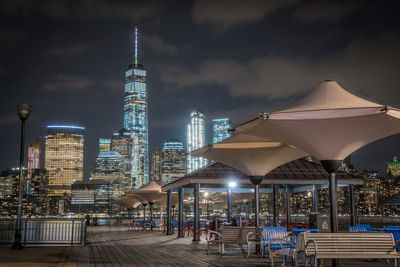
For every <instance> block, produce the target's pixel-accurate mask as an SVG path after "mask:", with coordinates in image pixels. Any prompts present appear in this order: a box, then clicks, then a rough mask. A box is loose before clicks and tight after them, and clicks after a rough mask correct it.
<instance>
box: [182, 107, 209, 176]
mask: <svg viewBox="0 0 400 267" xmlns="http://www.w3.org/2000/svg"><path fill="white" fill-rule="evenodd" d="M204 120H205V116H204V113H203V112H202V111H201V110H197V111H195V112H192V113H191V114H190V124H188V125H187V152H188V154H187V157H186V173H191V172H193V171H195V170H197V169H199V168H202V167H204V166H205V165H207V163H208V161H207V160H206V159H205V158H203V157H192V156H191V155H190V152H191V151H193V150H196V149H199V148H202V147H203V146H204V145H205V143H206V139H205V123H204Z"/></svg>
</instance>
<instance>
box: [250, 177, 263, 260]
mask: <svg viewBox="0 0 400 267" xmlns="http://www.w3.org/2000/svg"><path fill="white" fill-rule="evenodd" d="M249 178H250V181H251V183H252V184H253V185H254V217H255V224H254V227H255V228H256V241H257V243H259V242H260V234H261V231H259V227H260V194H259V189H260V184H261V182H262V180H263V179H264V176H249ZM260 251H261V250H260V245H259V244H257V245H256V254H260Z"/></svg>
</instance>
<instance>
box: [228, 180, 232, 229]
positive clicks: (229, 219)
mask: <svg viewBox="0 0 400 267" xmlns="http://www.w3.org/2000/svg"><path fill="white" fill-rule="evenodd" d="M227 198H228V223H231V221H232V188H231V187H230V186H228V192H227Z"/></svg>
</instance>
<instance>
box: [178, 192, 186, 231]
mask: <svg viewBox="0 0 400 267" xmlns="http://www.w3.org/2000/svg"><path fill="white" fill-rule="evenodd" d="M178 197H179V217H178V220H179V222H178V223H179V224H178V237H179V238H181V237H185V234H184V225H183V222H184V220H183V187H179V188H178Z"/></svg>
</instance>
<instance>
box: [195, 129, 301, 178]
mask: <svg viewBox="0 0 400 267" xmlns="http://www.w3.org/2000/svg"><path fill="white" fill-rule="evenodd" d="M191 155H192V156H202V157H205V158H207V159H209V160H215V161H218V162H222V163H225V164H227V165H229V166H232V167H234V168H236V169H238V170H240V171H241V172H243V173H244V174H246V175H249V176H265V175H266V174H267V173H268V172H270V171H271V170H273V169H275V168H276V167H278V166H280V165H282V164H285V163H286V162H289V161H292V160H295V159H298V158H301V157H305V156H306V155H307V153H305V152H304V151H301V150H299V149H297V148H295V147H293V146H288V145H284V144H282V143H280V142H277V141H273V140H270V139H263V138H259V137H254V136H249V135H245V134H238V135H235V136H232V137H230V138H227V139H225V140H223V141H221V142H219V143H216V144H209V145H208V146H205V147H203V148H201V149H198V150H195V151H192V152H191Z"/></svg>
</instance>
